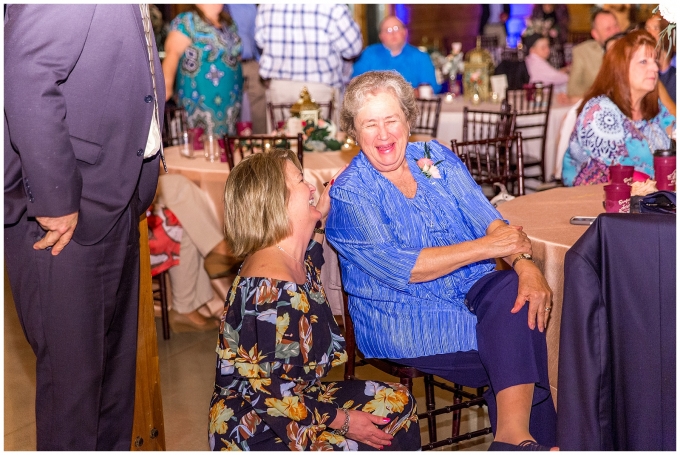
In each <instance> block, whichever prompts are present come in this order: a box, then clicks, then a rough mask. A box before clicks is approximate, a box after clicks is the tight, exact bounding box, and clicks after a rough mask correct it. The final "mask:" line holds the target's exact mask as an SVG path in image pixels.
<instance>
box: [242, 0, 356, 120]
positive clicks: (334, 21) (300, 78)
mask: <svg viewBox="0 0 680 455" xmlns="http://www.w3.org/2000/svg"><path fill="white" fill-rule="evenodd" d="M255 41H256V43H257V45H258V47H260V48H261V49H262V56H261V57H260V76H262V78H263V79H269V80H270V82H269V88H268V90H267V101H269V102H271V103H274V104H278V103H294V102H296V101H297V100H298V98H299V94H300V91H301V90H302V87H304V86H306V87H307V88H308V90H309V93H310V94H311V95H312V98H314V100H315V101H317V102H327V101H328V100H330V99H331V98H333V99H334V105H335V108H334V110H335V112H337V111H338V109H337V107H339V105H340V102H341V95H342V91H343V88H344V86H345V84H347V82H349V75H350V74H351V71H347V67H346V65H347V60H349V59H352V58H354V57H356V56H357V55H359V53H360V52H361V49H362V47H363V40H362V38H361V31H360V29H359V26H358V25H357V23H356V22H355V21H354V19H353V18H352V14H351V13H350V11H349V9H348V8H347V6H346V5H327V4H322V5H318V4H295V5H292V4H288V5H286V4H278V5H260V6H259V8H258V12H257V17H256V19H255ZM335 116H336V115H334V117H335ZM267 120H268V121H269V118H268V119H267ZM332 120H333V119H332ZM274 126H275V125H274ZM270 129H271V127H270Z"/></svg>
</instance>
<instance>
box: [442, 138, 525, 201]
mask: <svg viewBox="0 0 680 455" xmlns="http://www.w3.org/2000/svg"><path fill="white" fill-rule="evenodd" d="M522 147H523V145H522V133H519V132H518V133H515V134H513V135H510V136H503V137H489V138H486V139H480V140H472V141H458V140H456V139H454V140H452V141H451V150H453V152H454V153H455V154H456V155H457V156H458V157H459V158H460V159H461V161H463V163H464V164H465V166H466V167H467V168H468V171H469V172H470V175H472V178H473V179H474V180H475V182H477V184H478V185H480V186H484V185H490V186H493V184H494V183H502V184H503V185H505V186H506V188H508V191H510V192H511V193H512V194H514V195H515V196H521V195H524V151H523V148H522ZM489 199H491V198H489Z"/></svg>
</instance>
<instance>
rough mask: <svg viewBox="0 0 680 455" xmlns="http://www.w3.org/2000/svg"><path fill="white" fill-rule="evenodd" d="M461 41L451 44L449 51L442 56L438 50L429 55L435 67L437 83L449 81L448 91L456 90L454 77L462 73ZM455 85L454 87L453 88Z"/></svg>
mask: <svg viewBox="0 0 680 455" xmlns="http://www.w3.org/2000/svg"><path fill="white" fill-rule="evenodd" d="M461 51H462V44H461V43H452V44H451V53H450V54H448V55H446V56H444V55H442V54H440V53H439V52H433V53H432V54H431V55H430V58H431V59H432V63H433V64H434V68H435V75H436V76H437V83H438V84H443V83H444V82H445V81H448V82H449V92H455V91H457V90H456V89H455V88H457V89H458V90H460V89H459V88H458V87H457V83H456V79H457V77H458V75H459V74H462V73H463V70H464V65H463V52H461ZM454 87H455V88H454Z"/></svg>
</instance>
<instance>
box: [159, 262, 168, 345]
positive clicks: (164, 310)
mask: <svg viewBox="0 0 680 455" xmlns="http://www.w3.org/2000/svg"><path fill="white" fill-rule="evenodd" d="M165 279H166V272H163V273H161V274H160V275H159V276H158V289H159V293H160V296H161V298H160V301H161V322H162V323H163V339H164V340H169V339H170V318H169V316H168V291H167V287H166V285H165Z"/></svg>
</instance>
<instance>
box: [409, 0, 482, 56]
mask: <svg viewBox="0 0 680 455" xmlns="http://www.w3.org/2000/svg"><path fill="white" fill-rule="evenodd" d="M408 8H409V19H410V24H409V42H410V43H411V44H413V45H414V46H419V45H420V44H421V43H423V41H424V40H426V41H425V42H427V43H429V44H427V45H428V46H432V45H435V46H436V47H439V48H440V51H441V52H444V51H445V50H449V49H450V48H451V43H453V42H455V41H460V42H461V43H463V51H468V50H470V49H472V48H474V47H475V42H476V41H475V37H476V36H477V30H478V29H479V20H480V18H481V15H482V7H481V6H480V5H475V4H464V5H450V4H449V5H447V4H436V5H433V4H427V5H416V4H413V5H409V6H408Z"/></svg>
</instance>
